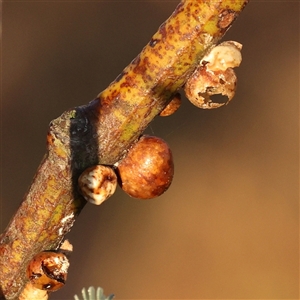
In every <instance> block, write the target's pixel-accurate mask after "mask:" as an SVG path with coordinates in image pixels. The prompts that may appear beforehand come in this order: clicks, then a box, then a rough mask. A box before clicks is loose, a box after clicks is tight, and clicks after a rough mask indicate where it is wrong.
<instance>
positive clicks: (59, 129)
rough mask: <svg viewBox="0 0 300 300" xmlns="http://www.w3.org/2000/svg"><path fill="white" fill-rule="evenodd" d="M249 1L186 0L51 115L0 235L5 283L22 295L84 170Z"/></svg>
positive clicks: (75, 198)
mask: <svg viewBox="0 0 300 300" xmlns="http://www.w3.org/2000/svg"><path fill="white" fill-rule="evenodd" d="M247 2H248V0H217V1H206V0H183V1H181V2H180V4H179V5H178V6H177V8H176V10H175V11H174V13H173V14H172V15H171V17H170V18H169V19H168V20H167V21H166V22H165V23H163V24H162V25H161V26H160V28H159V30H158V31H157V33H155V34H154V36H153V37H152V39H151V40H150V42H149V43H148V44H147V45H146V46H145V48H144V49H143V50H142V52H141V53H140V54H139V55H138V56H137V57H136V58H135V59H134V60H133V61H132V62H131V63H130V64H129V66H128V67H126V68H125V69H124V70H123V72H122V73H121V74H120V75H119V76H118V77H117V78H116V80H115V81H113V82H112V83H111V84H110V85H109V86H108V87H107V89H105V90H104V91H103V92H101V93H100V94H99V95H98V96H97V98H96V99H95V100H93V101H92V102H90V103H89V104H87V105H84V106H80V107H76V108H74V109H72V110H69V111H66V112H64V113H63V114H62V115H61V116H60V117H59V118H57V119H55V120H53V121H52V122H51V124H50V126H49V132H48V136H47V144H48V150H47V153H46V155H45V157H44V159H43V161H42V163H41V165H40V167H39V168H38V170H37V172H36V176H35V178H34V180H33V182H32V185H31V187H30V189H29V191H28V193H27V194H26V195H25V197H24V200H23V202H22V203H21V205H20V207H19V209H18V211H17V212H16V214H15V215H14V216H13V218H12V220H11V222H10V224H9V225H8V227H7V229H6V230H5V232H4V233H3V234H2V235H1V238H0V284H1V289H2V293H3V295H4V297H5V298H6V299H14V298H17V297H18V295H19V294H20V292H21V291H22V289H23V287H24V284H25V283H26V280H25V268H26V266H27V264H28V262H29V260H30V259H31V258H32V257H33V256H34V255H35V254H36V253H38V252H40V251H42V250H47V249H57V248H58V247H59V245H60V243H61V241H62V239H63V238H64V235H65V234H66V233H67V232H69V230H70V228H71V227H72V225H73V223H74V221H75V219H76V216H77V215H78V214H79V213H80V211H81V209H82V208H83V207H84V205H85V203H86V201H85V200H84V199H83V198H82V196H81V195H80V194H79V193H78V188H77V179H78V176H79V175H80V173H81V172H82V171H83V170H84V169H86V168H87V167H90V166H92V165H95V164H107V165H113V164H114V163H116V162H117V161H118V160H120V158H122V156H123V155H124V154H125V153H126V151H127V149H128V148H130V146H131V145H132V143H133V142H134V141H135V140H136V139H137V138H138V137H139V136H140V135H141V133H142V132H143V131H144V129H145V128H146V127H147V126H148V124H149V123H150V122H151V120H152V119H153V118H154V117H155V116H157V115H158V114H159V113H160V112H161V111H162V110H163V108H164V107H165V106H166V105H167V104H168V102H169V101H170V98H171V97H172V95H174V94H175V93H176V92H177V91H178V89H179V88H181V87H182V86H183V85H184V83H185V82H186V80H187V78H188V77H189V76H190V74H191V73H192V72H193V71H194V70H195V68H196V66H197V63H198V62H199V60H200V59H201V58H202V57H203V55H204V54H205V53H206V51H207V50H208V49H210V48H211V47H212V46H213V45H215V44H216V43H217V42H218V41H219V40H220V38H222V36H223V35H224V34H225V32H226V31H227V30H228V28H229V27H230V26H231V24H232V22H233V21H234V20H235V18H236V17H237V16H238V14H239V13H240V12H241V10H242V9H243V8H244V6H245V5H246V4H247Z"/></svg>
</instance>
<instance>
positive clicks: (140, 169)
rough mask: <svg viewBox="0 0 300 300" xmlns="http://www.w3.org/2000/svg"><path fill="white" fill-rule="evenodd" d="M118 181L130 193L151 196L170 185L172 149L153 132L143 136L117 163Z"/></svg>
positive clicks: (137, 195) (145, 196)
mask: <svg viewBox="0 0 300 300" xmlns="http://www.w3.org/2000/svg"><path fill="white" fill-rule="evenodd" d="M117 170H118V175H119V184H120V186H121V188H122V189H123V190H124V191H125V192H126V193H127V194H128V195H130V196H131V197H134V198H138V199H151V198H155V197H158V196H160V195H161V194H162V193H164V192H165V191H166V190H167V189H168V187H169V186H170V184H171V182H172V179H173V175H174V164H173V157H172V153H171V150H170V149H169V147H168V145H167V143H166V142H165V141H163V140H162V139H160V138H157V137H153V136H142V137H141V138H140V139H139V140H138V141H137V142H136V143H135V144H134V145H133V146H132V148H131V149H130V150H129V152H128V153H127V155H126V156H125V157H124V158H123V159H122V160H121V161H120V162H119V163H118V164H117Z"/></svg>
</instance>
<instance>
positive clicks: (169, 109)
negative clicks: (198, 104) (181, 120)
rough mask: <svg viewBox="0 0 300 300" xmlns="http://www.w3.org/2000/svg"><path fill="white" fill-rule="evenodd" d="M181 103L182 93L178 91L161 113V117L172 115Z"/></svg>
mask: <svg viewBox="0 0 300 300" xmlns="http://www.w3.org/2000/svg"><path fill="white" fill-rule="evenodd" d="M180 105H181V95H180V93H176V94H175V95H174V96H173V97H172V99H171V101H170V102H169V104H168V105H167V106H166V107H165V108H164V109H163V110H162V111H161V113H160V114H159V115H160V116H161V117H167V116H170V115H172V114H173V113H174V112H175V111H176V110H177V109H178V108H179V107H180Z"/></svg>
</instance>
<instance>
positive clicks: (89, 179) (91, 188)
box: [78, 165, 117, 205]
mask: <svg viewBox="0 0 300 300" xmlns="http://www.w3.org/2000/svg"><path fill="white" fill-rule="evenodd" d="M78 185H79V191H80V193H81V194H82V196H83V197H84V199H85V200H86V201H89V202H91V203H93V204H96V205H100V204H101V203H102V202H103V201H105V200H106V199H108V198H109V197H110V196H111V195H112V194H113V193H114V192H115V190H116V187H117V176H116V174H115V172H114V170H113V169H112V168H110V167H108V166H103V165H96V166H93V167H90V168H88V169H86V170H85V171H84V172H83V173H82V174H81V175H80V177H79V178H78Z"/></svg>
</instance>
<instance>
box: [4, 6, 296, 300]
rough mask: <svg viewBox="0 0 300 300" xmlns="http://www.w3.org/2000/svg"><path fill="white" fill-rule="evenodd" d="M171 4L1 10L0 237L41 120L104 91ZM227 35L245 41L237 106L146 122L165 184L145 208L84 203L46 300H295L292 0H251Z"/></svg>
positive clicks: (33, 157)
mask: <svg viewBox="0 0 300 300" xmlns="http://www.w3.org/2000/svg"><path fill="white" fill-rule="evenodd" d="M178 2H179V1H96V2H88V1H86V2H85V1H80V2H79V1H54V2H42V1H41V2H39V1H36V2H26V1H21V2H13V1H11V2H10V1H6V2H5V3H4V4H3V47H2V51H3V53H2V65H3V68H2V88H3V91H2V108H1V122H2V128H1V129H2V136H1V175H2V177H1V205H2V207H1V231H2V230H4V228H5V227H6V225H7V223H8V221H9V219H10V218H11V216H12V215H13V213H14V212H15V211H16V209H17V207H18V205H19V203H20V201H21V199H22V197H23V195H24V194H25V192H26V190H27V188H28V186H29V185H30V183H31V180H32V177H33V175H34V174H35V171H36V169H37V167H38V165H39V162H40V161H41V158H42V156H43V154H44V153H45V136H46V132H47V126H48V124H49V122H50V121H51V120H52V119H54V118H56V117H57V116H59V115H60V114H61V113H62V112H63V111H64V110H66V109H67V108H71V107H74V106H77V105H81V104H85V103H87V102H88V101H90V100H92V99H93V98H94V97H95V96H96V95H97V94H98V92H100V91H101V90H103V89H104V88H105V87H106V86H107V85H108V84H109V83H110V82H111V81H112V80H113V79H114V78H115V77H116V76H117V75H118V74H119V73H120V72H121V71H122V69H123V68H124V67H125V66H126V65H127V64H128V63H129V62H130V61H131V60H132V59H133V58H134V57H135V56H136V55H137V54H138V53H139V51H140V50H141V49H142V47H143V46H144V45H145V44H146V43H147V42H148V41H149V39H150V38H151V36H152V34H153V33H154V32H155V31H156V30H157V28H158V26H159V25H160V24H161V23H162V22H163V21H164V20H165V19H166V18H167V17H168V16H169V15H170V14H171V12H172V11H173V10H174V8H175V7H176V5H177V3H178ZM226 39H227V40H228V39H233V40H237V41H238V42H240V43H242V44H243V46H244V47H243V52H242V53H243V62H242V65H241V67H240V68H239V69H238V70H237V73H238V77H239V83H238V92H237V94H236V96H235V98H234V99H233V101H232V102H231V103H230V104H229V105H228V106H226V107H223V108H220V109H218V110H212V111H205V110H204V111H203V110H200V109H198V108H196V107H194V106H192V105H191V104H190V103H189V102H188V101H187V100H186V101H184V103H183V105H182V107H181V109H180V110H179V111H178V112H177V113H176V114H175V115H173V116H171V117H168V118H160V119H158V118H157V119H156V120H155V121H154V122H153V123H152V124H151V127H149V128H148V129H147V132H148V133H150V134H154V135H157V136H159V137H161V138H163V139H165V140H166V141H167V142H168V143H169V145H170V147H171V149H172V151H173V154H174V159H175V178H174V181H173V184H172V185H171V187H170V189H169V190H168V191H167V192H166V193H165V194H164V195H163V196H161V197H159V198H157V199H154V200H151V201H138V200H134V199H131V198H129V197H127V196H126V195H125V194H124V193H123V192H122V191H120V190H118V191H117V193H116V194H115V195H114V196H113V197H112V198H111V199H109V200H108V201H107V202H105V203H104V204H103V205H101V206H100V207H95V206H92V205H87V206H86V208H85V209H84V210H83V212H82V213H81V215H80V217H79V218H78V220H77V222H76V223H75V226H74V227H73V230H72V232H71V233H70V234H69V235H68V238H69V239H70V240H71V242H72V243H73V245H74V248H75V252H74V254H73V256H72V259H71V267H70V273H69V278H68V282H67V285H66V287H65V288H63V289H62V290H61V291H59V292H56V293H54V294H53V295H52V297H51V299H73V295H74V294H75V293H77V294H79V293H80V290H81V288H82V287H88V286H90V285H94V286H101V287H103V288H104V292H105V293H106V294H109V293H115V295H116V298H117V299H175V298H176V299H183V298H184V299H204V298H209V299H217V298H218V299H228V298H231V299H241V298H243V299H247V298H248V299H249V298H252V299H254V298H256V299H258V298H259V299H298V298H299V227H298V224H299V210H298V205H299V202H298V196H299V189H298V183H299V180H298V176H299V160H298V155H299V147H298V146H299V143H298V142H299V140H298V138H299V135H298V133H299V132H298V118H299V109H298V105H299V104H298V103H299V2H298V1H276V2H275V1H268V2H266V1H252V2H250V4H249V5H248V6H247V7H246V9H245V10H244V12H243V13H242V14H241V16H240V18H239V19H238V20H237V21H236V23H235V24H234V26H233V27H232V28H231V30H230V31H229V32H228V33H227V35H226Z"/></svg>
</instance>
